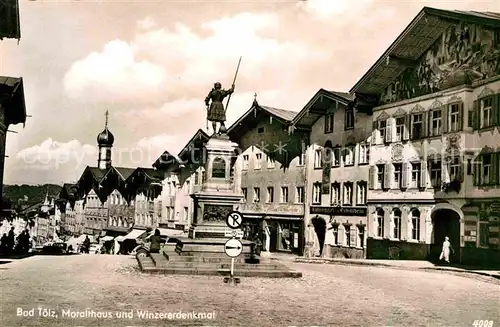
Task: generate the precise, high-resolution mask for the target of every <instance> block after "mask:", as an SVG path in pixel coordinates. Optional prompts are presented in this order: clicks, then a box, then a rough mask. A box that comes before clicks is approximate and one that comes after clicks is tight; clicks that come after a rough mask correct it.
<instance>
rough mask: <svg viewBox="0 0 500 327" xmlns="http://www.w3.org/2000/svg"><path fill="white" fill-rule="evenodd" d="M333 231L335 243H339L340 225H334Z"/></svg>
mask: <svg viewBox="0 0 500 327" xmlns="http://www.w3.org/2000/svg"><path fill="white" fill-rule="evenodd" d="M332 233H333V244H335V245H338V244H339V225H337V224H335V225H332Z"/></svg>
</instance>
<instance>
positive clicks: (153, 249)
mask: <svg viewBox="0 0 500 327" xmlns="http://www.w3.org/2000/svg"><path fill="white" fill-rule="evenodd" d="M149 240H150V242H151V246H150V247H149V252H150V253H160V247H161V235H160V230H159V229H155V233H154V235H153V236H151V238H150V239H149Z"/></svg>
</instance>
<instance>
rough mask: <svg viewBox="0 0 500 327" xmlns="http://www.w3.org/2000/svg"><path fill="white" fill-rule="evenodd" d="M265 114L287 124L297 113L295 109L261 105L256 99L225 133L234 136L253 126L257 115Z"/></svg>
mask: <svg viewBox="0 0 500 327" xmlns="http://www.w3.org/2000/svg"><path fill="white" fill-rule="evenodd" d="M258 114H259V115H265V116H268V117H271V118H273V119H275V120H277V121H279V122H280V123H281V124H283V125H284V126H288V125H289V124H290V123H291V122H292V120H293V118H294V117H295V116H296V115H297V112H296V111H292V110H285V109H278V108H273V107H268V106H262V105H260V104H259V103H258V102H257V101H254V102H253V103H252V106H251V107H250V109H248V110H247V112H245V113H244V114H243V115H242V116H241V117H240V118H239V119H238V120H237V121H236V122H235V123H234V124H232V125H231V127H229V128H228V130H227V135H229V137H231V138H234V137H235V136H236V134H240V133H242V132H245V131H246V130H248V129H251V128H254V127H255V126H254V125H255V124H256V119H255V118H256V117H257V115H258Z"/></svg>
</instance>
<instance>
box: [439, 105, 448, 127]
mask: <svg viewBox="0 0 500 327" xmlns="http://www.w3.org/2000/svg"><path fill="white" fill-rule="evenodd" d="M448 112H449V110H448V105H444V106H442V107H441V134H444V133H448V126H449V123H448V120H449V118H448Z"/></svg>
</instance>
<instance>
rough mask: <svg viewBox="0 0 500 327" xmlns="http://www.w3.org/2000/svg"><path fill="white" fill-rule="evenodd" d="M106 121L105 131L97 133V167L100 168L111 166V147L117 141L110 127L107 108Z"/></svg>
mask: <svg viewBox="0 0 500 327" xmlns="http://www.w3.org/2000/svg"><path fill="white" fill-rule="evenodd" d="M105 115H106V122H105V124H104V131H102V132H101V133H99V135H97V144H98V145H99V158H98V160H97V167H98V168H99V169H109V168H111V148H112V147H113V143H114V142H115V137H114V136H113V134H111V132H110V131H109V129H108V116H109V113H108V111H107V110H106V114H105Z"/></svg>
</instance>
